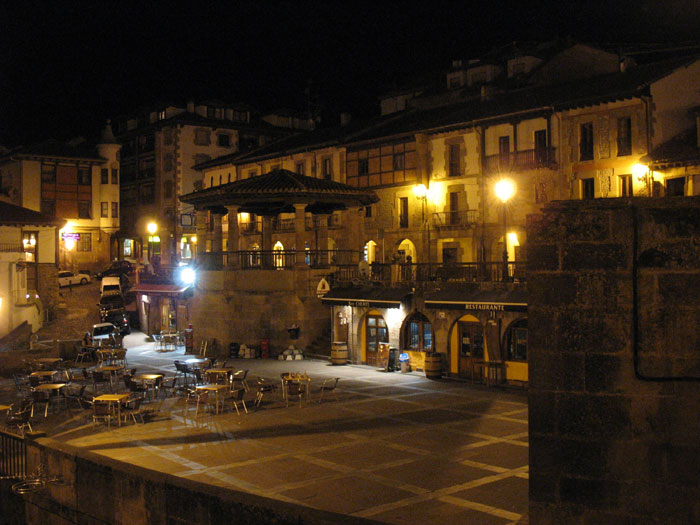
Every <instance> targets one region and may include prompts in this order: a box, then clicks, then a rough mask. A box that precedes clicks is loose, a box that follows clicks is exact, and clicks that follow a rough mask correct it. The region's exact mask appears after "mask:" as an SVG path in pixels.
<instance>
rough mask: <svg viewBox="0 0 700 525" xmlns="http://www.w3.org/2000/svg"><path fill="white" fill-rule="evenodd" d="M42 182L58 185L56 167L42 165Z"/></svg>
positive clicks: (53, 165)
mask: <svg viewBox="0 0 700 525" xmlns="http://www.w3.org/2000/svg"><path fill="white" fill-rule="evenodd" d="M41 182H44V183H49V184H55V183H56V165H55V164H42V165H41Z"/></svg>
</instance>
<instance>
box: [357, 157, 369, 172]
mask: <svg viewBox="0 0 700 525" xmlns="http://www.w3.org/2000/svg"><path fill="white" fill-rule="evenodd" d="M357 173H358V174H359V175H367V174H368V173H369V159H359V160H358V161H357Z"/></svg>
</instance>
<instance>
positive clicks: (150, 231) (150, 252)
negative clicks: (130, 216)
mask: <svg viewBox="0 0 700 525" xmlns="http://www.w3.org/2000/svg"><path fill="white" fill-rule="evenodd" d="M146 230H147V231H148V262H152V256H153V236H154V235H155V234H156V232H157V231H158V225H157V224H156V223H155V222H149V223H148V225H147V226H146Z"/></svg>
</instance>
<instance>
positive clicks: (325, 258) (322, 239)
mask: <svg viewBox="0 0 700 525" xmlns="http://www.w3.org/2000/svg"><path fill="white" fill-rule="evenodd" d="M329 217H330V215H326V214H324V215H319V216H318V246H316V249H317V250H318V251H319V260H318V262H319V263H320V264H322V265H328V264H329V263H330V257H329V255H328V219H329Z"/></svg>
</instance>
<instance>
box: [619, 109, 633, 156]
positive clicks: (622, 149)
mask: <svg viewBox="0 0 700 525" xmlns="http://www.w3.org/2000/svg"><path fill="white" fill-rule="evenodd" d="M631 154H632V119H631V118H630V117H622V118H619V119H617V156H618V157H622V156H623V155H631Z"/></svg>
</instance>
